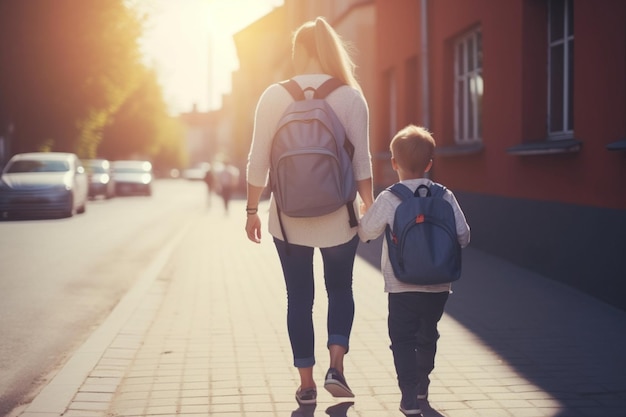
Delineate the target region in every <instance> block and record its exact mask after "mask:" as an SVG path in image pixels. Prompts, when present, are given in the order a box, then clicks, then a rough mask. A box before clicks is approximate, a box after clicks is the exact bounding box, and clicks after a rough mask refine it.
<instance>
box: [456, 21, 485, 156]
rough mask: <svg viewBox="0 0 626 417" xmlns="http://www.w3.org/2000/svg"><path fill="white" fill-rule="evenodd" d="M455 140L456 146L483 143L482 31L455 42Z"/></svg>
mask: <svg viewBox="0 0 626 417" xmlns="http://www.w3.org/2000/svg"><path fill="white" fill-rule="evenodd" d="M453 48H454V50H453V56H454V70H453V74H454V141H455V143H456V144H457V145H461V146H462V145H474V144H481V143H482V133H483V132H482V127H483V126H482V113H483V112H482V100H483V96H484V80H483V76H482V73H483V58H482V56H483V48H482V28H481V27H475V28H474V29H472V30H470V31H468V32H465V33H464V34H463V35H461V36H459V37H458V38H456V39H455V40H454V43H453Z"/></svg>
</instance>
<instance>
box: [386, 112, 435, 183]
mask: <svg viewBox="0 0 626 417" xmlns="http://www.w3.org/2000/svg"><path fill="white" fill-rule="evenodd" d="M389 149H390V150H391V156H392V157H393V158H394V159H395V161H396V163H397V164H398V166H400V168H402V169H403V170H405V171H407V172H410V173H413V174H423V173H424V172H425V171H426V167H428V164H429V163H430V161H431V160H432V158H433V156H434V153H435V139H434V138H433V137H432V135H431V133H430V132H429V131H428V130H426V129H425V128H423V127H421V126H415V125H412V124H410V125H408V126H406V127H405V128H404V129H402V130H400V131H399V132H398V133H396V135H395V136H394V137H393V139H391V143H390V145H389Z"/></svg>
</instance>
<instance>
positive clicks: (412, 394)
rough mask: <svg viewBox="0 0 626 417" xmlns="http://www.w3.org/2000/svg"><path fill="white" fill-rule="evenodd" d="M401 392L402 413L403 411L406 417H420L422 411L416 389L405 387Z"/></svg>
mask: <svg viewBox="0 0 626 417" xmlns="http://www.w3.org/2000/svg"><path fill="white" fill-rule="evenodd" d="M401 391H402V400H401V401H400V411H402V412H403V413H404V415H405V416H420V415H421V414H422V410H421V409H420V405H419V402H418V401H417V395H416V391H417V390H416V387H404V388H401Z"/></svg>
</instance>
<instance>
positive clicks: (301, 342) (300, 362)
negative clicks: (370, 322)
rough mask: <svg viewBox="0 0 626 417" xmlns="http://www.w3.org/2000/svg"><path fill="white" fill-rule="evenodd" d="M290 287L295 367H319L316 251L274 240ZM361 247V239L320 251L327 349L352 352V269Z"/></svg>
mask: <svg viewBox="0 0 626 417" xmlns="http://www.w3.org/2000/svg"><path fill="white" fill-rule="evenodd" d="M274 244H275V245H276V249H277V251H278V256H279V258H280V263H281V265H282V267H283V275H284V277H285V284H286V287H287V330H288V332H289V340H290V342H291V350H292V352H293V361H294V366H296V367H297V368H309V367H311V366H313V365H315V353H314V352H315V336H314V331H313V299H314V297H315V282H314V279H313V251H314V249H315V248H313V247H309V246H301V245H294V244H293V243H290V244H289V252H287V245H286V244H285V242H284V241H282V240H279V239H276V238H274ZM358 244H359V238H358V236H356V235H355V236H354V238H353V239H351V240H350V241H348V242H346V243H344V244H341V245H338V246H333V247H330V248H320V252H321V254H322V260H323V262H324V283H325V285H326V293H327V295H328V315H327V322H326V326H327V330H328V342H327V346H330V345H340V346H343V347H345V348H346V351H347V350H348V345H349V340H350V332H351V331H352V322H353V320H354V298H353V296H352V269H353V266H354V257H355V256H356V249H357V246H358Z"/></svg>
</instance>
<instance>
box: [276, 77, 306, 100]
mask: <svg viewBox="0 0 626 417" xmlns="http://www.w3.org/2000/svg"><path fill="white" fill-rule="evenodd" d="M278 84H279V85H282V86H283V87H284V88H285V90H287V92H289V94H291V97H293V99H294V100H295V101H300V100H304V91H302V87H300V84H298V83H297V82H296V81H295V80H293V79H289V80H286V81H281V82H279V83H278Z"/></svg>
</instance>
